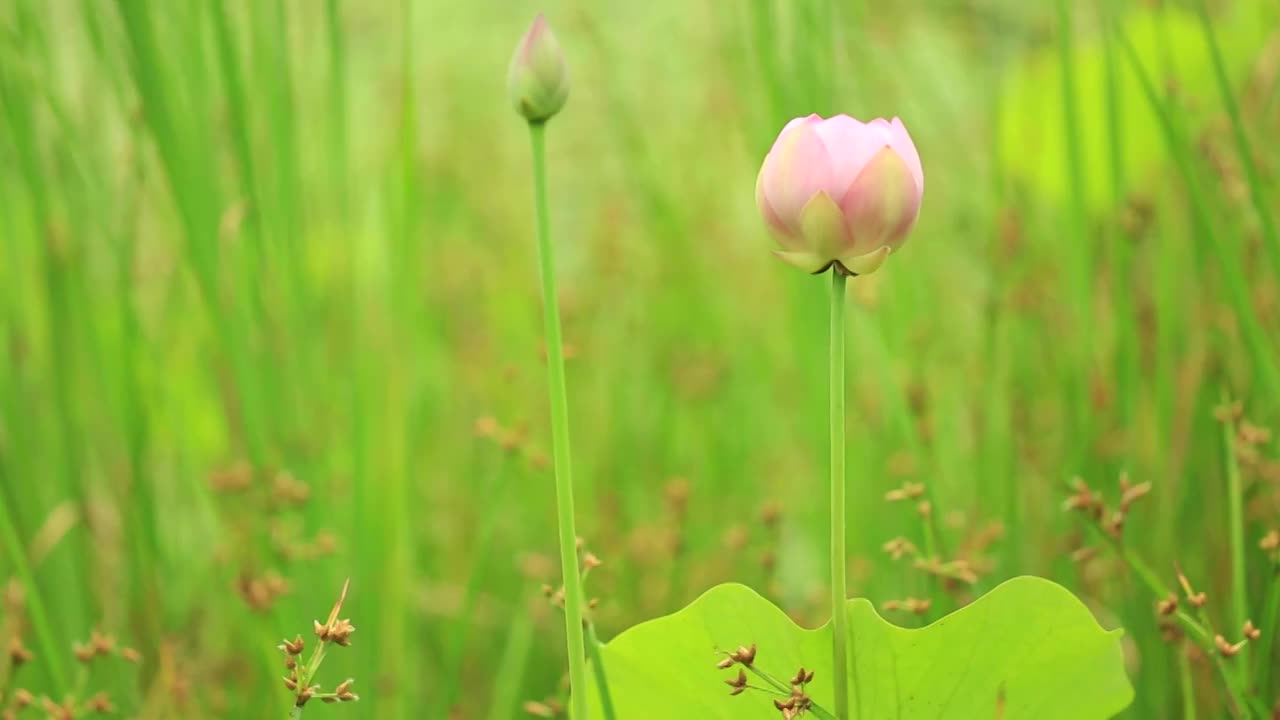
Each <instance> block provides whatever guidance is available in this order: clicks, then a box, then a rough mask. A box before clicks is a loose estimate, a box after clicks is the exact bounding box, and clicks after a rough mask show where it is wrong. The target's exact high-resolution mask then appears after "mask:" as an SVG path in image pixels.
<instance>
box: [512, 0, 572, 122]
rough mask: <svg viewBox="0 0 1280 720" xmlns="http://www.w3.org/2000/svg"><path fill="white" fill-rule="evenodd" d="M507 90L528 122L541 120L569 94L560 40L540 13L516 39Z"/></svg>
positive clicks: (545, 118) (562, 102)
mask: <svg viewBox="0 0 1280 720" xmlns="http://www.w3.org/2000/svg"><path fill="white" fill-rule="evenodd" d="M507 92H508V94H509V95H510V96H511V102H512V104H513V105H515V108H516V111H517V112H519V113H520V114H521V115H523V116H524V118H525V119H526V120H528V121H529V122H545V121H547V120H548V119H550V118H551V116H552V115H555V114H556V113H558V112H560V108H562V107H564V102H565V100H567V99H568V97H569V70H568V68H567V67H566V66H565V62H564V53H563V52H561V50H560V43H559V42H557V41H556V36H555V34H554V33H552V32H551V26H550V25H548V24H547V20H546V18H544V17H543V16H542V15H541V14H539V15H538V17H536V18H534V20H533V25H531V26H529V32H527V33H525V34H524V37H523V38H521V39H520V44H519V45H517V46H516V52H515V55H513V56H512V57H511V67H510V69H509V70H508V72H507Z"/></svg>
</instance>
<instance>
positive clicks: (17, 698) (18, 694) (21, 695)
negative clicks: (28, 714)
mask: <svg viewBox="0 0 1280 720" xmlns="http://www.w3.org/2000/svg"><path fill="white" fill-rule="evenodd" d="M35 701H36V697H35V695H32V694H31V691H30V690H26V689H24V688H18V689H17V690H14V691H13V707H14V709H16V710H21V709H22V708H25V707H27V706H29V705H31V704H32V703H34V702H35Z"/></svg>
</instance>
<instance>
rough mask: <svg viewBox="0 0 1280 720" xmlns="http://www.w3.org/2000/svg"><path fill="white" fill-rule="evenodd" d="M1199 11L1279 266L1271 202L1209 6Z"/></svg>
mask: <svg viewBox="0 0 1280 720" xmlns="http://www.w3.org/2000/svg"><path fill="white" fill-rule="evenodd" d="M1198 5H1199V7H1198V9H1199V11H1200V29H1201V30H1202V31H1203V33H1204V40H1205V44H1206V45H1208V46H1209V57H1210V58H1211V59H1212V61H1213V74H1214V78H1215V79H1216V80H1217V81H1218V92H1219V94H1221V95H1222V104H1223V105H1224V106H1226V108H1227V117H1228V118H1229V119H1230V120H1231V136H1232V138H1233V139H1234V140H1235V146H1236V155H1237V156H1238V157H1239V158H1240V165H1241V167H1243V168H1244V175H1245V178H1246V179H1247V180H1248V181H1249V199H1250V200H1252V201H1253V209H1254V212H1256V213H1258V220H1259V221H1260V222H1261V224H1262V235H1263V237H1264V238H1265V239H1266V248H1267V255H1268V257H1270V258H1271V266H1272V267H1280V233H1277V231H1276V222H1275V218H1273V217H1272V216H1271V203H1270V202H1269V201H1268V200H1267V197H1266V194H1265V192H1264V185H1263V182H1262V175H1261V174H1260V173H1259V172H1258V166H1257V164H1255V163H1254V160H1253V158H1254V155H1253V148H1252V147H1251V146H1250V143H1249V135H1248V133H1246V132H1245V129H1244V121H1243V120H1242V119H1241V116H1240V105H1239V103H1237V102H1236V97H1235V93H1233V92H1232V91H1231V80H1230V79H1229V78H1228V77H1227V69H1226V65H1225V64H1224V63H1223V62H1222V50H1221V49H1220V48H1219V47H1218V34H1217V33H1216V32H1214V30H1213V21H1212V20H1210V19H1209V7H1208V5H1207V4H1206V3H1205V0H1200V2H1199V3H1198Z"/></svg>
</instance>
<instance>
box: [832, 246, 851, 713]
mask: <svg viewBox="0 0 1280 720" xmlns="http://www.w3.org/2000/svg"><path fill="white" fill-rule="evenodd" d="M844 296H845V274H844V272H843V271H842V270H841V269H840V268H839V267H832V268H831V328H830V331H831V366H830V371H831V377H830V382H831V388H830V392H829V393H828V398H829V400H830V406H831V417H830V424H831V626H832V630H833V633H832V637H833V642H832V646H831V647H832V653H833V657H832V665H831V669H832V676H833V679H834V680H835V693H836V699H835V707H836V717H837V718H840V719H841V720H844V719H845V718H848V717H849V649H848V647H847V645H848V639H849V635H848V632H849V630H848V627H847V623H846V618H845V614H844V603H845V599H846V597H847V596H848V591H847V589H846V585H845V572H846V561H845V529H844V528H845V525H844V511H845V497H844V490H845V487H844V460H845V452H844V305H845V297H844Z"/></svg>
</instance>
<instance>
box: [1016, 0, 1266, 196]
mask: <svg viewBox="0 0 1280 720" xmlns="http://www.w3.org/2000/svg"><path fill="white" fill-rule="evenodd" d="M1197 1H1198V0H1197ZM1267 17H1268V14H1267V13H1266V12H1264V11H1263V10H1262V9H1260V8H1259V9H1253V8H1252V7H1250V6H1249V5H1247V4H1243V5H1242V6H1237V8H1236V11H1235V12H1234V13H1233V14H1232V15H1231V16H1230V17H1229V22H1225V23H1221V24H1220V25H1219V26H1218V28H1217V31H1218V34H1219V36H1220V38H1219V39H1220V42H1221V44H1222V46H1223V48H1224V50H1225V51H1226V52H1225V53H1224V54H1225V57H1224V64H1225V66H1226V71H1227V73H1228V75H1229V77H1230V78H1231V79H1232V80H1233V81H1234V82H1236V83H1243V81H1244V79H1245V78H1246V77H1247V73H1248V72H1249V71H1250V70H1251V67H1252V63H1253V61H1254V59H1255V58H1256V57H1257V54H1258V52H1259V51H1260V49H1261V48H1262V47H1263V46H1264V45H1265V44H1266V42H1267V40H1268V33H1267V27H1268V23H1267V21H1266V18H1267ZM1120 25H1121V30H1122V31H1123V32H1124V33H1125V34H1126V35H1127V36H1128V37H1129V38H1130V40H1131V41H1132V43H1133V45H1134V47H1135V49H1136V50H1137V52H1138V53H1139V55H1141V56H1142V57H1143V58H1147V59H1148V60H1149V61H1150V62H1151V64H1152V66H1153V67H1154V68H1157V69H1158V77H1159V78H1160V81H1161V82H1162V83H1163V85H1164V87H1166V88H1168V89H1169V90H1170V92H1172V93H1173V94H1174V96H1175V97H1176V98H1177V100H1178V102H1179V104H1180V105H1182V106H1183V107H1184V108H1185V109H1186V110H1187V111H1188V118H1189V122H1190V123H1191V124H1192V125H1193V126H1195V127H1202V126H1204V125H1205V124H1206V123H1207V122H1209V121H1210V119H1211V118H1214V117H1216V115H1217V114H1218V113H1219V112H1220V110H1221V107H1222V104H1221V100H1220V99H1219V97H1218V94H1217V91H1216V89H1215V87H1214V76H1213V63H1212V61H1211V58H1210V54H1209V47H1208V45H1207V44H1206V43H1205V39H1204V37H1203V34H1202V33H1201V30H1200V23H1199V21H1198V20H1197V19H1196V16H1195V13H1194V12H1192V11H1188V10H1182V9H1179V8H1178V7H1176V6H1170V7H1168V8H1165V9H1160V10H1157V9H1148V10H1142V11H1137V12H1133V13H1131V14H1128V15H1125V16H1123V18H1122V19H1121V21H1120ZM1082 34H1083V33H1082ZM1106 44H1107V40H1106V37H1105V31H1104V29H1102V28H1098V29H1096V30H1094V31H1093V32H1090V33H1088V34H1087V35H1085V37H1084V39H1082V40H1081V41H1080V42H1079V43H1078V46H1077V47H1076V50H1075V54H1074V76H1075V83H1076V85H1075V92H1076V96H1077V98H1078V101H1079V102H1078V107H1079V117H1078V123H1079V128H1080V139H1081V145H1080V149H1081V156H1082V157H1081V159H1080V164H1081V167H1082V170H1083V174H1084V179H1083V186H1084V197H1085V200H1086V204H1087V207H1088V209H1089V210H1090V211H1092V212H1098V211H1101V210H1104V209H1108V208H1112V207H1113V202H1112V201H1113V197H1114V196H1113V195H1112V187H1111V184H1110V183H1111V178H1110V175H1109V173H1110V172H1111V167H1110V162H1111V159H1110V157H1109V154H1110V153H1111V152H1112V147H1111V145H1112V143H1117V144H1118V153H1119V158H1120V161H1121V167H1120V173H1121V176H1122V177H1124V178H1126V179H1127V184H1126V186H1125V187H1123V188H1122V189H1123V190H1134V189H1141V188H1143V187H1144V185H1145V184H1146V183H1149V182H1151V181H1152V180H1153V179H1154V178H1156V177H1158V175H1159V173H1161V172H1163V171H1164V170H1165V169H1166V158H1167V151H1166V148H1165V147H1164V145H1163V144H1162V142H1161V139H1160V125H1159V121H1158V119H1157V117H1156V113H1155V111H1154V110H1152V108H1151V107H1150V105H1149V104H1148V103H1147V102H1146V101H1145V100H1144V99H1143V97H1142V86H1141V83H1140V81H1139V78H1138V77H1137V75H1136V74H1135V73H1134V72H1133V70H1132V69H1131V68H1128V67H1125V66H1124V64H1123V62H1120V63H1118V66H1116V67H1114V68H1113V70H1112V71H1113V72H1115V78H1116V81H1115V82H1116V85H1115V88H1114V92H1115V96H1116V98H1117V101H1118V103H1119V104H1120V105H1121V107H1120V108H1119V110H1118V113H1117V114H1118V118H1119V122H1118V126H1119V127H1118V130H1119V136H1118V137H1117V138H1111V137H1110V136H1109V134H1108V132H1109V130H1108V113H1109V112H1110V111H1111V108H1110V107H1109V106H1108V104H1107V103H1106V102H1103V100H1104V99H1105V98H1106V97H1107V93H1108V89H1107V73H1108V66H1107V63H1108V55H1107V52H1108V50H1107V47H1106ZM1114 61H1115V58H1114V56H1113V58H1112V62H1114ZM1061 78H1062V66H1061V64H1060V63H1059V60H1058V57H1057V55H1056V53H1055V52H1054V50H1053V48H1046V49H1044V50H1041V51H1039V52H1036V53H1033V54H1031V55H1030V56H1029V57H1028V58H1026V60H1025V61H1024V62H1020V63H1018V64H1017V65H1015V66H1014V68H1013V69H1012V72H1011V73H1010V75H1009V77H1008V78H1007V80H1006V88H1007V91H1006V93H1005V94H1004V95H1003V97H1002V98H1001V101H1000V106H999V108H1000V109H999V115H998V120H999V125H1000V136H999V137H1000V141H999V152H1000V158H1001V162H1002V163H1003V164H1005V165H1006V166H1007V167H1008V168H1009V170H1010V171H1011V172H1013V173H1014V174H1016V175H1017V176H1019V177H1022V178H1024V179H1026V180H1027V181H1028V182H1030V183H1031V185H1032V186H1033V187H1034V188H1035V189H1036V190H1037V191H1039V192H1041V193H1044V194H1045V195H1047V196H1048V197H1050V198H1053V199H1055V200H1058V201H1060V202H1062V201H1065V199H1066V197H1067V193H1068V190H1069V185H1068V178H1069V174H1068V172H1067V167H1068V163H1069V160H1068V156H1067V147H1066V145H1065V144H1064V143H1063V142H1062V138H1063V135H1064V133H1065V127H1066V125H1067V122H1068V117H1067V112H1066V110H1065V108H1064V103H1063V93H1062V79H1061Z"/></svg>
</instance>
